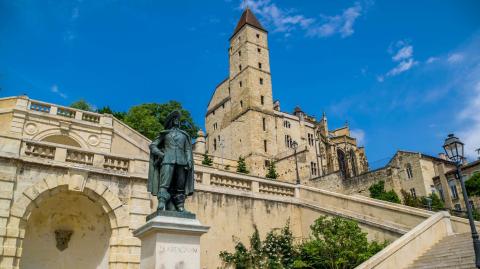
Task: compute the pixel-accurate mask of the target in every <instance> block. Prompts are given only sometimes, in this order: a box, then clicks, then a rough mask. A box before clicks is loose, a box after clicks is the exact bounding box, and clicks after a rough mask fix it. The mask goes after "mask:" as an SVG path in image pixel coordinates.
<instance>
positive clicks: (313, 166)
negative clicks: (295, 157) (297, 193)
mask: <svg viewBox="0 0 480 269" xmlns="http://www.w3.org/2000/svg"><path fill="white" fill-rule="evenodd" d="M310 170H311V173H312V176H316V175H317V164H316V163H314V162H310Z"/></svg>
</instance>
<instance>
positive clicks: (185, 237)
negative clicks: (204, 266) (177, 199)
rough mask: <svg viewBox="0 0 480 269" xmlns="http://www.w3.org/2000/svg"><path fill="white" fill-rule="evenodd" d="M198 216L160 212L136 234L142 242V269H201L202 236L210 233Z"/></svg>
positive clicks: (149, 217) (152, 216) (136, 231)
mask: <svg viewBox="0 0 480 269" xmlns="http://www.w3.org/2000/svg"><path fill="white" fill-rule="evenodd" d="M208 229H209V227H208V226H203V225H202V224H201V223H200V221H199V220H198V219H196V217H195V214H191V213H186V214H185V213H180V212H175V211H157V212H155V213H153V214H151V215H149V216H148V217H147V223H146V224H145V225H143V226H141V227H140V228H138V229H137V230H135V231H134V233H133V235H134V236H135V237H138V238H139V239H140V240H141V241H142V248H141V255H140V268H141V269H163V268H181V269H198V268H201V267H200V236H201V235H202V234H204V233H206V232H207V231H208Z"/></svg>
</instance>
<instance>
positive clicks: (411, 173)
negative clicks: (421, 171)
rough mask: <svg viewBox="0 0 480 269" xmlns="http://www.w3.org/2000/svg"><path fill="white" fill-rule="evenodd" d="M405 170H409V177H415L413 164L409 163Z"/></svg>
mask: <svg viewBox="0 0 480 269" xmlns="http://www.w3.org/2000/svg"><path fill="white" fill-rule="evenodd" d="M405 170H406V171H407V178H409V179H410V178H413V170H412V165H411V164H409V163H407V165H406V166H405Z"/></svg>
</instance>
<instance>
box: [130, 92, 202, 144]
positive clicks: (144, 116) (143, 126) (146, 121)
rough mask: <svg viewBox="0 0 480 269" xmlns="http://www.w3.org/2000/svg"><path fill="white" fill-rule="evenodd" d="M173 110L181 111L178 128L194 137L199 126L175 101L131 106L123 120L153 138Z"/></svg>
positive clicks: (161, 128) (162, 127)
mask: <svg viewBox="0 0 480 269" xmlns="http://www.w3.org/2000/svg"><path fill="white" fill-rule="evenodd" d="M174 110H178V111H180V113H181V117H180V122H181V126H180V128H181V129H183V130H184V131H186V132H187V133H189V134H190V136H191V137H192V138H196V137H197V132H198V130H199V128H198V127H197V126H196V125H195V123H194V122H193V119H192V117H191V115H190V113H189V112H188V111H186V110H185V109H183V108H182V105H181V104H180V103H179V102H176V101H170V102H168V103H165V104H158V103H149V104H141V105H138V106H133V107H131V108H130V110H128V112H127V114H126V115H125V117H124V119H123V121H124V122H125V123H126V124H128V125H129V126H130V127H132V128H133V129H135V130H137V131H138V132H140V133H141V134H143V135H144V136H146V137H148V138H150V139H154V138H155V137H156V136H157V135H158V133H159V132H160V131H162V130H163V129H164V126H163V123H164V122H165V119H166V117H167V116H168V114H170V112H172V111H174Z"/></svg>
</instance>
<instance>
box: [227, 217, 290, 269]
mask: <svg viewBox="0 0 480 269" xmlns="http://www.w3.org/2000/svg"><path fill="white" fill-rule="evenodd" d="M293 239H294V238H293V234H292V232H291V230H290V225H289V223H288V222H287V224H286V225H285V227H283V228H282V229H280V230H278V229H274V230H272V231H270V232H269V233H268V234H267V236H266V237H265V240H264V241H262V240H261V239H260V235H259V233H258V229H257V227H256V226H255V227H254V232H253V234H252V236H250V248H247V247H246V246H245V245H244V244H243V243H241V242H237V243H236V245H235V251H234V252H233V253H229V252H227V251H222V252H221V253H220V259H221V260H222V261H223V263H224V265H225V266H233V267H234V268H236V269H243V268H245V269H277V268H278V269H284V268H285V269H287V268H294V267H293V264H294V262H295V259H296V257H297V256H298V252H297V250H296V247H295V245H294V242H293Z"/></svg>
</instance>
